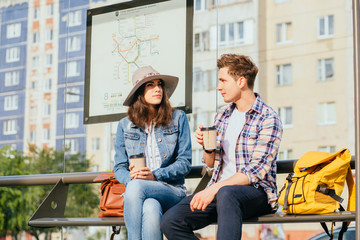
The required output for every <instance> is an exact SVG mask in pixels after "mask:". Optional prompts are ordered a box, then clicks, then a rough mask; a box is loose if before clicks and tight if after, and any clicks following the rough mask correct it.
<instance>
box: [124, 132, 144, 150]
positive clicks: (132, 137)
mask: <svg viewBox="0 0 360 240" xmlns="http://www.w3.org/2000/svg"><path fill="white" fill-rule="evenodd" d="M124 138H125V148H126V151H127V152H128V155H133V154H138V151H136V148H137V147H138V146H139V140H140V135H139V134H138V133H134V132H124Z"/></svg>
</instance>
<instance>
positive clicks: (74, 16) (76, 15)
mask: <svg viewBox="0 0 360 240" xmlns="http://www.w3.org/2000/svg"><path fill="white" fill-rule="evenodd" d="M68 24H69V27H74V26H80V25H81V10H79V11H75V12H69V23H68Z"/></svg>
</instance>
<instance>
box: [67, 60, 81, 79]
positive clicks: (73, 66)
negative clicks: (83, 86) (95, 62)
mask: <svg viewBox="0 0 360 240" xmlns="http://www.w3.org/2000/svg"><path fill="white" fill-rule="evenodd" d="M66 72H67V74H66V76H67V77H75V76H79V75H80V62H78V61H72V62H68V63H67V65H66Z"/></svg>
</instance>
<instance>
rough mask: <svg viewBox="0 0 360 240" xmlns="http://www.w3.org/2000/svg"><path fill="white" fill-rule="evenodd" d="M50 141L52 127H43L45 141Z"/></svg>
mask: <svg viewBox="0 0 360 240" xmlns="http://www.w3.org/2000/svg"><path fill="white" fill-rule="evenodd" d="M49 141H50V129H48V128H45V129H43V142H49Z"/></svg>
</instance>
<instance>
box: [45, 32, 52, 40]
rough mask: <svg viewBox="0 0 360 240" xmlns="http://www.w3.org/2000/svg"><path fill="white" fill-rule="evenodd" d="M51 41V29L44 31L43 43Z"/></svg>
mask: <svg viewBox="0 0 360 240" xmlns="http://www.w3.org/2000/svg"><path fill="white" fill-rule="evenodd" d="M52 40H53V30H52V29H46V33H45V41H46V42H51V41H52Z"/></svg>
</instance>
